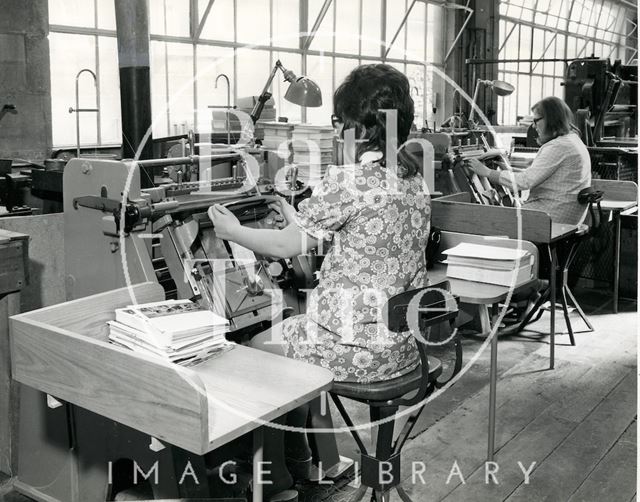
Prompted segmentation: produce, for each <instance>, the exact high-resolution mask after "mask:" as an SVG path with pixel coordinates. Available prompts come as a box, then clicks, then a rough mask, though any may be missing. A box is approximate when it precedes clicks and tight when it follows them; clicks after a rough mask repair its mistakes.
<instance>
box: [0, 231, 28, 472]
mask: <svg viewBox="0 0 640 502" xmlns="http://www.w3.org/2000/svg"><path fill="white" fill-rule="evenodd" d="M28 248H29V236H28V235H25V234H20V233H16V232H10V231H8V230H2V229H0V472H4V473H5V474H8V475H9V476H13V473H15V471H16V451H17V448H16V439H17V413H18V388H17V385H16V384H15V383H14V382H13V381H12V379H11V358H10V355H9V317H10V316H12V315H14V314H17V313H19V312H20V292H21V290H22V288H24V287H25V285H26V283H27V278H28V270H29V258H28V253H29V252H28Z"/></svg>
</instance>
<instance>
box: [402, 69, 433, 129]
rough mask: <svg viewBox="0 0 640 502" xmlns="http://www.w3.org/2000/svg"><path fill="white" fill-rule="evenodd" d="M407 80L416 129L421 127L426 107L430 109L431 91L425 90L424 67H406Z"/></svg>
mask: <svg viewBox="0 0 640 502" xmlns="http://www.w3.org/2000/svg"><path fill="white" fill-rule="evenodd" d="M407 78H408V79H409V85H410V86H411V98H412V99H413V107H414V119H413V122H414V124H416V126H417V127H418V128H420V127H423V126H424V125H425V124H424V119H425V113H424V112H425V111H426V108H427V105H428V107H429V108H431V92H430V91H431V89H429V88H427V85H426V82H425V75H424V67H423V66H419V65H410V64H408V65H407Z"/></svg>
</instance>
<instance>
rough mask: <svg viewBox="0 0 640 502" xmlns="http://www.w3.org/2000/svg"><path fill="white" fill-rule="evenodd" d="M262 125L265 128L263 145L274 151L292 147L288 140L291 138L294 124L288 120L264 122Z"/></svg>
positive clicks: (286, 149)
mask: <svg viewBox="0 0 640 502" xmlns="http://www.w3.org/2000/svg"><path fill="white" fill-rule="evenodd" d="M262 126H263V128H264V139H263V140H262V146H263V147H264V148H265V149H267V150H272V151H277V150H278V149H279V148H281V147H282V150H285V151H288V150H289V149H290V145H289V144H288V142H289V140H290V139H291V131H292V130H293V125H291V124H289V123H287V122H264V123H263V124H262ZM283 143H284V144H283Z"/></svg>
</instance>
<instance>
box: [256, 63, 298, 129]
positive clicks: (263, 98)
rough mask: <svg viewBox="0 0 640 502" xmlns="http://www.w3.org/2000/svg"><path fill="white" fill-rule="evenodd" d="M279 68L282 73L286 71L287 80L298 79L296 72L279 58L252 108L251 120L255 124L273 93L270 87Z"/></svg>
mask: <svg viewBox="0 0 640 502" xmlns="http://www.w3.org/2000/svg"><path fill="white" fill-rule="evenodd" d="M278 70H281V71H282V73H284V78H285V80H287V81H289V82H293V81H294V80H295V79H296V76H295V74H294V73H293V72H290V71H289V70H287V69H286V68H285V67H284V66H282V63H281V62H280V60H279V59H278V60H277V61H276V64H275V65H273V69H272V70H271V74H270V75H269V78H268V79H267V82H266V83H265V84H264V88H263V89H262V92H261V93H260V96H258V101H257V102H256V104H255V105H254V106H253V110H251V120H253V123H254V124H255V123H256V122H257V121H258V119H259V118H260V115H261V114H262V109H263V108H264V104H265V103H266V102H267V101H268V100H269V98H270V97H271V93H270V92H269V87H271V83H272V82H273V79H274V78H275V76H276V73H278Z"/></svg>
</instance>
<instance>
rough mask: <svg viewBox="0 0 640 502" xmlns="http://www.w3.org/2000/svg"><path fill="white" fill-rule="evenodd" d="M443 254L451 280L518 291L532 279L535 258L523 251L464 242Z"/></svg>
mask: <svg viewBox="0 0 640 502" xmlns="http://www.w3.org/2000/svg"><path fill="white" fill-rule="evenodd" d="M443 254H445V255H447V261H446V263H447V277H450V278H452V279H464V280H467V281H473V282H483V283H487V284H497V285H500V286H511V285H512V284H514V287H515V286H519V285H521V284H523V283H525V282H527V281H529V280H531V279H532V278H533V277H532V273H533V256H531V254H530V253H528V252H527V251H526V250H524V249H512V248H503V247H497V246H485V245H482V244H471V243H467V242H463V243H461V244H458V245H457V246H455V247H453V248H451V249H447V250H446V251H443Z"/></svg>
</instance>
